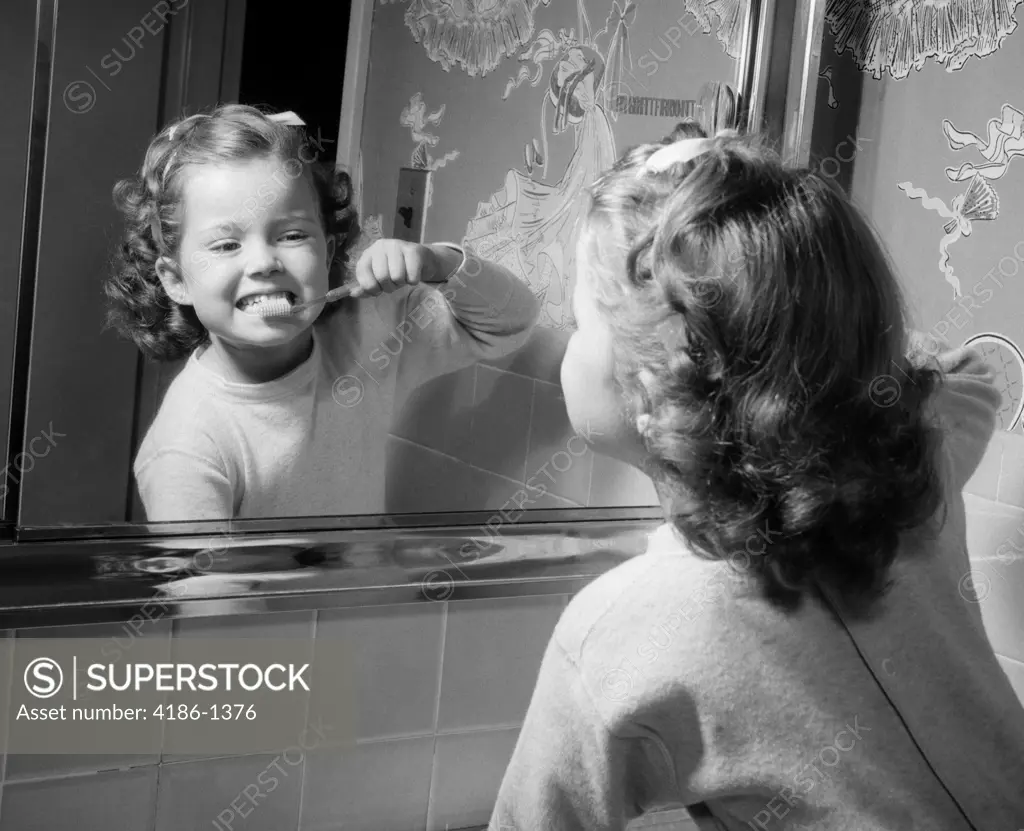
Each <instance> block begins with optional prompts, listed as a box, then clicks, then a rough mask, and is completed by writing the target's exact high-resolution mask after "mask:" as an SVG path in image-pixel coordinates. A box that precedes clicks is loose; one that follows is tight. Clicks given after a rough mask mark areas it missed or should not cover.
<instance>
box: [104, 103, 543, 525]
mask: <svg viewBox="0 0 1024 831" xmlns="http://www.w3.org/2000/svg"><path fill="white" fill-rule="evenodd" d="M288 120H289V119H284V120H282V119H280V118H278V117H268V116H266V115H264V114H262V113H261V112H259V111H258V110H256V109H253V108H251V107H245V106H239V105H230V106H222V107H218V108H216V109H214V110H212V111H210V112H208V113H203V114H199V115H194V116H191V117H189V118H186V119H184V120H182V121H179V122H177V123H175V124H172V125H171V126H169V127H168V128H166V129H165V130H163V132H161V133H160V134H159V135H158V136H157V137H156V138H155V139H154V140H153V142H152V143H151V144H150V147H149V149H148V151H147V152H146V158H145V161H144V162H143V165H142V169H141V171H140V172H139V175H138V177H137V178H134V179H130V180H127V181H123V182H120V183H119V184H118V186H117V187H116V188H115V198H116V201H117V204H118V206H119V208H120V209H121V211H122V212H123V213H124V215H125V217H126V220H127V231H126V234H125V238H124V242H123V244H122V246H121V248H120V251H119V258H118V263H117V269H116V272H115V273H114V275H113V276H112V277H111V279H110V280H109V282H108V283H107V286H106V291H107V295H108V297H109V298H110V300H111V303H112V310H111V313H110V318H111V322H112V323H113V325H114V326H115V327H116V328H117V329H118V330H119V331H120V332H122V333H123V334H125V335H127V336H128V337H131V338H132V339H133V340H134V341H135V342H136V344H138V346H139V348H140V349H141V350H142V351H143V352H144V353H145V354H146V355H147V356H148V357H151V358H155V359H157V360H175V359H179V358H184V357H188V361H187V363H186V364H185V367H184V369H183V370H182V371H181V373H180V374H179V375H178V376H177V377H176V378H175V380H174V382H173V383H172V384H171V386H170V388H169V389H168V391H167V394H166V396H165V397H164V400H163V402H162V404H161V406H160V411H159V413H158V414H157V417H156V419H155V420H154V422H153V424H152V426H151V427H150V428H149V432H148V433H147V434H146V437H145V439H144V441H143V442H142V445H141V447H140V448H139V453H138V456H137V458H136V460H135V476H136V480H137V482H138V486H139V492H140V494H141V497H142V501H143V504H144V506H145V509H146V515H147V518H148V519H149V521H151V522H153V521H166V520H199V519H229V518H235V517H240V518H245V517H283V516H314V515H324V514H371V513H379V512H381V511H382V510H384V496H385V493H384V485H385V482H384V471H385V451H386V439H387V435H388V432H389V430H390V426H391V418H392V413H393V412H394V410H395V407H396V400H397V399H398V398H399V396H400V394H405V393H406V392H408V390H409V389H410V388H412V387H413V386H415V385H417V384H421V383H423V382H424V381H426V380H428V379H430V378H432V377H434V376H437V375H440V374H443V373H446V372H451V371H453V370H456V369H459V368H461V367H465V366H468V365H470V364H472V363H473V362H475V361H479V360H481V359H493V358H498V357H501V356H503V355H506V354H508V353H510V352H512V351H514V350H515V349H517V348H519V347H520V346H521V345H522V344H523V343H524V342H525V340H526V338H527V337H528V335H529V331H530V329H531V327H532V325H533V323H534V321H535V320H536V318H537V315H538V309H537V302H536V300H535V299H534V297H533V295H532V294H531V293H530V291H529V289H528V288H527V287H526V286H525V285H524V284H522V283H521V282H519V281H518V280H516V279H515V278H514V277H513V276H512V275H511V274H510V273H509V272H507V271H505V270H503V269H501V268H498V267H496V266H493V265H488V264H484V263H480V262H479V261H477V260H475V259H473V260H470V261H469V263H468V264H467V262H466V258H465V256H464V255H463V252H462V250H461V249H460V248H459V247H458V246H453V245H449V244H441V245H432V246H424V245H416V244H412V243H406V242H401V241H399V240H378V241H377V242H375V243H374V244H373V245H372V246H371V247H370V248H368V249H367V250H366V251H365V252H364V253H363V255H362V257H361V258H360V260H359V262H358V263H357V264H356V266H355V269H354V276H353V277H348V278H347V279H349V280H350V281H352V282H353V283H354V284H355V283H357V284H358V287H357V288H356V289H355V291H353V293H352V295H351V297H350V299H346V300H342V301H340V302H337V303H335V304H333V307H331V308H326V309H325V308H324V304H323V303H322V302H320V303H314V305H313V306H312V307H310V308H308V309H306V310H305V311H302V312H299V313H296V314H294V315H293V316H291V317H278V318H272V317H261V316H260V314H259V313H258V310H259V305H260V304H261V303H264V302H267V301H273V300H281V299H284V300H286V301H287V302H288V303H289V304H291V305H296V304H299V303H307V302H312V301H317V300H318V299H319V298H322V297H323V295H324V294H325V293H326V292H327V291H328V290H329V289H331V288H336V287H338V286H339V285H340V284H341V283H342V281H343V280H344V279H346V278H345V271H346V264H347V253H348V250H349V248H350V246H351V245H352V243H353V241H354V240H355V239H356V237H357V235H358V225H357V221H356V214H355V209H354V208H353V206H352V201H351V183H350V180H349V178H348V176H347V175H345V174H342V173H335V172H334V170H333V166H332V167H331V168H330V169H326V168H324V167H322V166H320V165H318V164H317V163H316V155H315V151H314V150H312V148H311V147H310V146H309V145H308V144H307V140H306V137H305V134H304V131H303V130H302V129H300V128H299V127H297V126H295V121H292V123H285V122H286V121H288ZM446 279H447V285H446V286H443V287H441V288H434V287H429V286H427V285H424V284H426V283H442V282H444V281H445V280H446Z"/></svg>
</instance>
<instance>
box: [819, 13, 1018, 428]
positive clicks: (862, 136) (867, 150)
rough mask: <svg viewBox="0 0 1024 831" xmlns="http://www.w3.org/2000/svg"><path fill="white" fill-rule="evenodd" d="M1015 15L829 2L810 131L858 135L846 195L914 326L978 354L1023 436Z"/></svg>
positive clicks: (1004, 422)
mask: <svg viewBox="0 0 1024 831" xmlns="http://www.w3.org/2000/svg"><path fill="white" fill-rule="evenodd" d="M1017 5H1018V0H1007V2H989V3H981V2H971V1H970V0H900V2H886V3H879V2H850V0H830V2H829V4H828V7H827V13H826V21H827V26H826V29H827V32H826V37H825V44H824V49H823V51H822V66H823V69H822V71H821V79H820V88H819V96H818V103H817V111H816V115H815V120H816V121H829V120H831V121H832V122H834V123H835V124H840V123H842V125H843V127H845V128H847V129H846V132H848V131H849V129H850V128H852V129H853V130H854V131H855V134H856V138H857V141H856V152H855V154H854V155H855V158H852V159H851V164H852V165H853V177H852V178H853V187H852V193H853V196H854V198H855V199H856V200H857V201H858V202H859V203H860V204H861V205H862V207H864V208H865V209H866V210H867V212H868V214H869V216H870V217H871V219H872V220H873V222H874V224H875V225H876V226H877V227H878V229H879V230H880V233H881V235H882V237H883V239H884V240H885V241H886V243H887V245H888V247H889V250H890V252H891V254H892V256H893V259H894V261H895V263H896V265H897V267H898V270H899V272H900V275H901V277H902V279H903V281H904V286H905V291H906V294H907V296H908V300H909V301H910V305H911V307H912V312H913V315H914V319H915V325H916V326H917V328H919V329H921V330H923V331H925V332H929V333H931V334H933V335H935V336H936V337H941V338H944V339H946V340H948V341H950V342H951V343H953V344H959V343H972V344H976V345H977V346H978V347H979V348H980V349H981V350H982V352H983V353H984V354H985V355H986V357H987V358H988V360H989V362H990V364H991V366H992V368H993V369H994V370H995V371H996V374H997V376H998V378H999V383H1000V386H1001V389H1002V391H1003V409H1002V411H1001V413H1000V425H1001V427H1002V428H1003V429H1005V430H1011V431H1014V432H1016V433H1021V432H1022V429H1024V428H1022V423H1021V415H1022V412H1024V397H1022V382H1024V353H1022V351H1021V344H1024V315H1022V314H1021V312H1022V311H1024V286H1022V285H1021V276H1020V269H1021V262H1022V261H1024V233H1022V224H1024V223H1022V220H1024V194H1022V188H1021V185H1022V184H1024V162H1015V161H1014V160H1015V159H1017V158H1018V157H1019V156H1021V155H1022V154H1024V111H1022V107H1024V94H1022V92H1021V86H1020V80H1019V79H1020V78H1021V77H1022V71H1024V37H1022V36H1021V34H1020V33H1019V32H1017V20H1016V18H1015V15H1016V11H1017ZM844 97H848V98H849V99H850V100H848V101H846V102H845V103H844ZM844 108H846V109H847V110H850V109H852V110H853V112H844ZM834 135H835V136H838V135H839V133H834ZM816 151H817V153H818V154H819V155H820V156H824V157H826V160H827V157H828V156H829V154H834V155H839V154H838V152H837V151H834V148H832V147H830V146H828V145H827V144H824V143H822V142H818V146H817V147H816ZM821 163H822V164H824V162H821Z"/></svg>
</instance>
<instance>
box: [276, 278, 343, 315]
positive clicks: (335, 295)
mask: <svg viewBox="0 0 1024 831" xmlns="http://www.w3.org/2000/svg"><path fill="white" fill-rule="evenodd" d="M354 288H355V285H354V284H352V283H345V285H343V286H339V287H338V288H336V289H331V290H330V291H329V292H327V294H325V295H324V296H323V297H318V298H317V299H316V300H310V301H309V302H308V303H300V304H299V305H298V306H292V309H291V311H292V314H295V313H296V312H302V311H305V310H306V309H308V308H310V307H312V306H316V305H318V304H319V303H333V302H334V301H335V300H341V299H342V298H344V297H348V296H349V295H350V294H351V293H352V289H354Z"/></svg>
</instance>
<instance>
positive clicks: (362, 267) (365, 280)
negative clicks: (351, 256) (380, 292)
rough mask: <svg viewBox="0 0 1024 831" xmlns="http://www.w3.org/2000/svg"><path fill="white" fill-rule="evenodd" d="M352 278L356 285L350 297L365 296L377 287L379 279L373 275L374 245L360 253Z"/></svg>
mask: <svg viewBox="0 0 1024 831" xmlns="http://www.w3.org/2000/svg"><path fill="white" fill-rule="evenodd" d="M352 278H353V281H354V282H355V284H356V285H355V287H353V289H352V292H351V293H350V294H349V297H365V296H366V295H368V294H371V293H372V292H373V290H374V289H375V288H376V287H377V281H376V280H375V279H374V276H373V246H371V247H370V248H367V249H366V250H365V251H364V252H363V253H362V254H361V255H360V257H359V262H357V263H356V267H355V268H354V269H353V270H352Z"/></svg>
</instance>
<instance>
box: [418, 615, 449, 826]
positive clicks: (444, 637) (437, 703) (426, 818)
mask: <svg viewBox="0 0 1024 831" xmlns="http://www.w3.org/2000/svg"><path fill="white" fill-rule="evenodd" d="M450 610H451V604H450V602H449V601H447V600H446V601H444V606H442V607H441V643H440V649H439V650H438V656H437V666H438V669H437V695H436V696H435V697H434V731H433V737H432V742H431V744H432V747H431V752H430V776H429V777H428V779H427V804H426V805H425V806H424V811H423V827H424V828H425V829H426V831H430V820H431V813H432V809H433V805H434V775H435V773H436V771H437V737H438V727H439V724H440V722H441V691H442V690H443V689H444V655H445V651H446V648H447V645H448V617H449V612H450Z"/></svg>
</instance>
